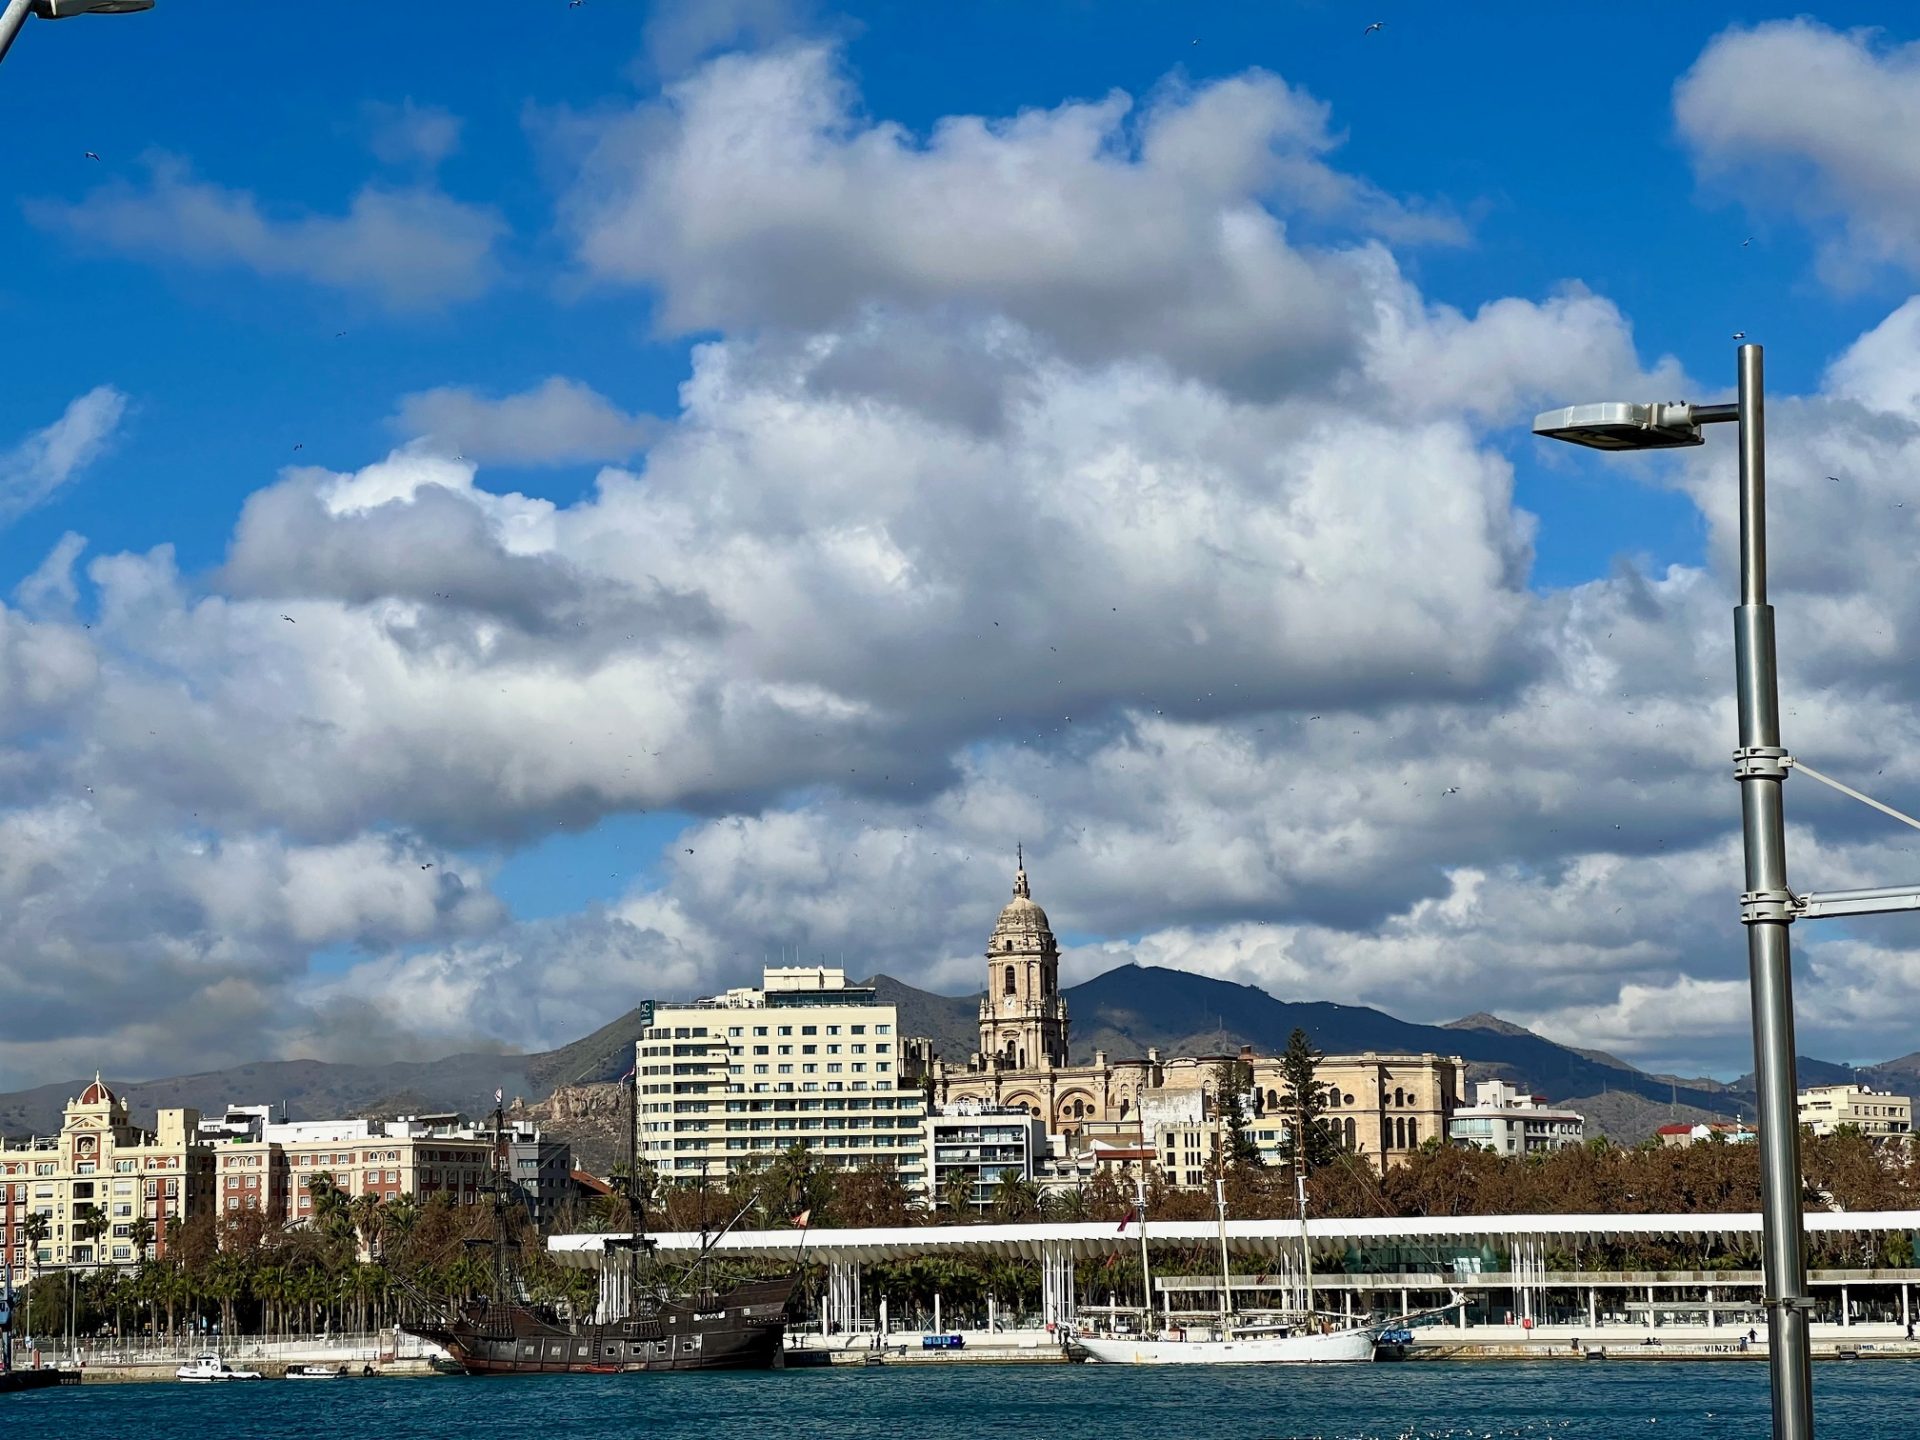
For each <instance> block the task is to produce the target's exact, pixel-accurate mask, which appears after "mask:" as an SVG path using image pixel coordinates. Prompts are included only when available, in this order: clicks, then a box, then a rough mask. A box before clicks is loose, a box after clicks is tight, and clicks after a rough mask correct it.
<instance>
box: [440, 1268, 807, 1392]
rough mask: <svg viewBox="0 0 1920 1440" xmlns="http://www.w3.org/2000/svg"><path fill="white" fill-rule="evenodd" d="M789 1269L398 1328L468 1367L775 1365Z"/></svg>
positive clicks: (582, 1369) (525, 1371)
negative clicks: (572, 1309) (697, 1291)
mask: <svg viewBox="0 0 1920 1440" xmlns="http://www.w3.org/2000/svg"><path fill="white" fill-rule="evenodd" d="M794 1284H795V1277H793V1276H786V1277H783V1278H781V1279H777V1280H746V1281H742V1282H741V1283H740V1284H738V1285H735V1286H733V1287H732V1288H730V1289H727V1290H720V1291H714V1292H712V1293H708V1294H701V1295H697V1296H689V1297H687V1298H685V1299H680V1300H670V1301H665V1302H663V1303H661V1304H660V1305H659V1306H658V1307H656V1308H655V1309H654V1311H653V1313H651V1314H648V1315H644V1316H639V1317H635V1318H632V1319H626V1320H614V1321H609V1322H607V1323H606V1324H600V1325H571V1326H570V1325H568V1324H566V1323H565V1322H563V1321H560V1320H558V1319H557V1318H555V1317H553V1316H552V1315H550V1314H549V1313H547V1312H545V1311H542V1310H539V1309H536V1308H534V1307H532V1306H527V1305H488V1304H484V1303H482V1304H475V1305H468V1306H464V1307H461V1308H460V1309H458V1310H457V1311H455V1312H453V1313H452V1314H450V1315H448V1316H443V1317H440V1318H437V1319H435V1320H431V1321H427V1322H425V1323H423V1324H418V1325H409V1326H408V1327H406V1328H407V1329H409V1330H411V1331H412V1332H413V1333H414V1334H416V1335H419V1336H421V1337H422V1338H423V1339H427V1340H431V1341H432V1342H433V1343H434V1344H436V1345H439V1346H441V1347H443V1348H444V1349H445V1350H446V1352H447V1353H448V1354H449V1355H450V1356H452V1357H453V1360H454V1362H455V1363H456V1364H458V1365H459V1366H460V1367H461V1368H462V1369H463V1370H465V1371H466V1373H467V1374H469V1375H613V1374H619V1373H622V1372H624V1371H629V1370H771V1369H774V1368H776V1367H778V1366H779V1365H780V1362H781V1354H782V1348H783V1345H784V1341H785V1338H786V1322H787V1302H788V1300H789V1299H791V1298H792V1295H793V1289H794Z"/></svg>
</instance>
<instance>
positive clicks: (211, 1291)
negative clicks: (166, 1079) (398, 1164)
mask: <svg viewBox="0 0 1920 1440" xmlns="http://www.w3.org/2000/svg"><path fill="white" fill-rule="evenodd" d="M310 1191H311V1193H312V1195H313V1199H314V1205H313V1220H312V1223H311V1224H307V1225H298V1226H288V1225H286V1224H283V1223H281V1222H279V1221H276V1220H272V1219H269V1218H268V1217H267V1216H264V1215H262V1214H260V1213H259V1212H256V1211H242V1212H239V1213H237V1214H234V1215H231V1216H222V1215H217V1214H214V1213H208V1214H204V1215H199V1216H195V1217H193V1218H192V1219H189V1220H185V1221H175V1222H173V1223H171V1224H170V1225H169V1226H168V1228H167V1235H166V1240H167V1244H166V1246H165V1254H164V1255H163V1256H160V1257H158V1258H148V1259H145V1260H143V1261H141V1262H140V1263H139V1264H138V1265H137V1266H135V1267H116V1268H99V1269H83V1268H80V1267H68V1268H66V1269H47V1268H45V1267H43V1268H42V1269H41V1271H40V1272H39V1273H38V1274H37V1275H35V1277H34V1278H33V1280H32V1281H31V1282H30V1283H29V1285H28V1287H27V1294H26V1306H25V1311H24V1314H25V1320H26V1325H27V1328H28V1330H29V1331H30V1332H31V1333H37V1334H57V1333H60V1332H63V1331H65V1330H67V1329H69V1328H71V1329H72V1331H73V1332H74V1333H75V1334H78V1335H88V1336H99V1335H114V1336H137V1335H151V1336H155V1337H162V1336H164V1337H166V1338H169V1339H173V1340H179V1339H180V1338H181V1337H183V1336H189V1335H193V1334H199V1333H207V1332H211V1331H213V1330H214V1329H215V1328H216V1327H218V1329H219V1331H220V1333H222V1334H226V1335H235V1334H255V1335H265V1336H273V1337H291V1336H299V1335H317V1334H326V1333H340V1332H343V1331H365V1330H371V1329H375V1328H379V1327H382V1326H386V1325H391V1324H393V1323H395V1321H396V1320H398V1319H401V1318H403V1317H404V1315H405V1314H406V1313H408V1311H409V1310H410V1309H412V1308H415V1306H416V1304H417V1298H418V1297H419V1296H421V1295H445V1296H459V1297H464V1296H470V1295H486V1294H491V1293H493V1292H494V1290H495V1288H496V1286H495V1278H494V1250H493V1244H492V1237H493V1235H494V1233H495V1226H494V1220H493V1212H492V1209H491V1207H488V1206H456V1205H454V1204H452V1203H451V1202H449V1201H448V1200H447V1199H446V1197H444V1196H441V1195H436V1196H432V1197H430V1198H429V1199H427V1200H426V1201H424V1202H416V1201H414V1200H412V1199H410V1198H408V1197H405V1196H401V1197H398V1198H396V1199H393V1200H387V1201H381V1200H379V1199H377V1198H376V1197H374V1196H370V1195H358V1196H351V1197H350V1196H348V1195H346V1194H344V1193H343V1192H341V1191H340V1190H339V1189H338V1188H337V1187H335V1186H334V1185H333V1183H332V1182H331V1180H330V1179H328V1178H327V1177H325V1176H319V1177H315V1180H314V1181H313V1182H312V1183H311V1186H310ZM36 1218H37V1217H36ZM507 1222H508V1236H509V1242H510V1253H511V1255H512V1259H513V1263H514V1269H515V1272H516V1274H517V1275H518V1276H519V1277H520V1281H521V1284H522V1285H523V1286H524V1287H525V1289H526V1291H527V1292H528V1293H529V1294H531V1295H532V1296H533V1297H534V1298H536V1299H539V1300H542V1301H547V1302H550V1303H575V1304H578V1303H580V1302H582V1301H585V1300H586V1299H587V1298H588V1297H590V1296H591V1294H592V1292H593V1289H594V1285H595V1281H594V1277H593V1276H591V1275H589V1274H584V1273H582V1272H580V1271H570V1270H563V1269H561V1268H560V1267H558V1266H556V1265H554V1264H553V1263H552V1262H551V1261H550V1260H549V1259H548V1258H547V1256H546V1253H545V1250H544V1247H543V1246H542V1245H541V1243H540V1238H539V1236H538V1235H536V1234H534V1233H533V1231H532V1227H531V1226H530V1225H529V1224H527V1223H526V1221H525V1217H524V1215H522V1214H520V1213H519V1212H509V1213H508V1216H507ZM23 1228H26V1229H27V1236H28V1238H29V1240H30V1241H32V1240H33V1238H34V1233H35V1231H34V1228H33V1222H32V1220H29V1221H28V1222H27V1226H26V1227H23ZM39 1238H40V1239H42V1240H44V1238H45V1237H44V1235H41V1236H40V1237H39ZM132 1238H133V1239H134V1240H135V1242H136V1244H138V1245H139V1246H140V1247H141V1248H144V1245H145V1242H147V1241H149V1240H151V1238H152V1235H151V1227H150V1226H149V1227H148V1228H147V1233H146V1234H144V1235H141V1234H136V1235H134V1236H133V1237H132ZM36 1243H37V1242H36ZM70 1308H71V1310H72V1314H71V1315H69V1309H70Z"/></svg>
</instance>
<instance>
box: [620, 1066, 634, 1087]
mask: <svg viewBox="0 0 1920 1440" xmlns="http://www.w3.org/2000/svg"><path fill="white" fill-rule="evenodd" d="M635 1068H637V1067H635V1066H631V1065H629V1066H628V1067H627V1073H626V1074H624V1075H622V1076H621V1077H620V1079H619V1082H618V1083H619V1084H622V1085H624V1084H626V1083H627V1081H629V1080H631V1079H633V1072H634V1070H635Z"/></svg>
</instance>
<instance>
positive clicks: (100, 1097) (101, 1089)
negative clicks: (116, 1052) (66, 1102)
mask: <svg viewBox="0 0 1920 1440" xmlns="http://www.w3.org/2000/svg"><path fill="white" fill-rule="evenodd" d="M113 1099H114V1094H113V1091H111V1090H109V1089H108V1088H107V1087H106V1084H105V1082H104V1081H102V1080H101V1078H100V1072H99V1071H98V1070H96V1071H94V1072H93V1083H92V1084H91V1085H89V1086H87V1088H86V1089H84V1090H82V1091H81V1092H80V1103H81V1104H82V1105H110V1104H112V1103H113Z"/></svg>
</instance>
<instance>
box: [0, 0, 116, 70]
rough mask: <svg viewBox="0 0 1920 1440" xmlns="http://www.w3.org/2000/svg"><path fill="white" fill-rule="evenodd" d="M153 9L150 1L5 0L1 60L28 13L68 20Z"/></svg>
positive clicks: (0, 34) (0, 23)
mask: <svg viewBox="0 0 1920 1440" xmlns="http://www.w3.org/2000/svg"><path fill="white" fill-rule="evenodd" d="M152 8H153V0H7V8H6V9H4V10H0V60H4V59H6V58H7V51H8V50H9V49H10V48H11V47H12V45H13V42H14V41H15V40H16V39H17V38H19V35H20V27H21V26H22V25H24V24H26V23H27V16H29V15H37V16H39V17H40V18H41V19H42V20H67V19H71V18H72V17H73V16H75V15H129V14H132V13H133V12H134V11H136V10H151V9H152Z"/></svg>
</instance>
